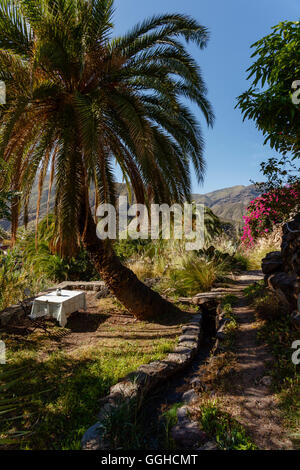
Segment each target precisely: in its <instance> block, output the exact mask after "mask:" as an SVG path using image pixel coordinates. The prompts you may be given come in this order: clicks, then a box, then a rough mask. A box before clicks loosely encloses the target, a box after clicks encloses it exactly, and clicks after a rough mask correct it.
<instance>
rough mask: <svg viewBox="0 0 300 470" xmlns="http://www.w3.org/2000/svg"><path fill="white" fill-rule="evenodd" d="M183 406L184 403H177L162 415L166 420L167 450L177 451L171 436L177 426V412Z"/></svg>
mask: <svg viewBox="0 0 300 470" xmlns="http://www.w3.org/2000/svg"><path fill="white" fill-rule="evenodd" d="M182 406H183V404H182V403H175V404H174V405H172V406H171V407H170V408H169V409H168V410H167V411H165V412H164V413H163V414H162V417H163V418H164V429H165V448H166V449H175V443H174V440H173V438H172V436H171V430H172V428H173V427H174V426H176V424H177V421H178V418H177V410H178V409H179V408H181V407H182Z"/></svg>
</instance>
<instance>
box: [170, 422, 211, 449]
mask: <svg viewBox="0 0 300 470" xmlns="http://www.w3.org/2000/svg"><path fill="white" fill-rule="evenodd" d="M171 434H172V438H173V439H174V441H175V443H176V444H177V445H178V446H180V447H184V448H185V449H191V448H193V447H194V446H196V445H199V444H201V443H202V442H204V441H205V440H206V438H207V436H206V434H205V432H203V431H201V429H200V428H199V425H198V423H196V422H193V423H182V424H181V425H180V424H178V425H177V426H174V428H173V429H172V431H171Z"/></svg>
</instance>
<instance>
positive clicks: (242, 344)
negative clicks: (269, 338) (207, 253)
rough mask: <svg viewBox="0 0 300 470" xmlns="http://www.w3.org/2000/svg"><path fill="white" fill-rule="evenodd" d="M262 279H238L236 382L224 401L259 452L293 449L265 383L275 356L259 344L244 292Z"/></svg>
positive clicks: (258, 276) (254, 276) (247, 276)
mask: <svg viewBox="0 0 300 470" xmlns="http://www.w3.org/2000/svg"><path fill="white" fill-rule="evenodd" d="M259 279H262V275H261V274H260V273H258V272H250V273H245V274H243V275H240V276H238V277H237V278H236V283H237V285H239V287H240V292H239V293H237V297H238V298H239V301H238V303H237V305H236V307H235V308H234V313H235V315H236V316H237V319H238V323H239V329H238V331H237V340H236V363H235V367H234V372H235V373H234V383H233V384H232V385H233V387H232V389H231V391H230V392H229V393H227V394H226V395H224V396H223V397H222V402H223V403H224V406H225V408H227V410H228V411H230V413H232V414H233V415H234V416H235V417H236V418H237V419H238V420H239V421H240V422H241V423H242V424H243V425H244V426H245V428H246V429H247V430H248V432H249V434H250V435H251V436H252V438H253V440H254V442H255V443H256V445H257V446H258V447H259V448H260V449H274V450H275V449H278V450H279V449H292V448H293V445H292V442H291V441H290V440H289V439H288V438H287V436H286V435H285V432H284V429H283V427H282V423H281V419H280V412H279V409H278V402H277V400H276V397H275V395H273V394H272V392H271V391H270V387H269V386H268V384H267V383H266V384H264V381H262V378H263V377H266V376H268V370H267V366H268V363H270V362H272V356H271V354H270V352H269V350H268V348H267V346H266V345H265V344H258V342H257V332H258V328H259V322H257V321H256V318H255V311H254V309H253V308H252V307H251V306H249V305H247V301H246V300H245V298H244V296H243V289H244V288H245V287H247V286H248V285H250V284H252V283H253V282H255V281H257V280H259ZM265 381H266V382H267V379H265Z"/></svg>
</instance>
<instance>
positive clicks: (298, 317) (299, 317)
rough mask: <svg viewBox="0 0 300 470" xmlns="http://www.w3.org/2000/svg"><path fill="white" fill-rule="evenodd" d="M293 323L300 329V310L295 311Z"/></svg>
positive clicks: (292, 317)
mask: <svg viewBox="0 0 300 470" xmlns="http://www.w3.org/2000/svg"><path fill="white" fill-rule="evenodd" d="M291 319H292V323H293V325H294V326H295V328H297V330H300V312H297V311H295V312H293V313H292V315H291Z"/></svg>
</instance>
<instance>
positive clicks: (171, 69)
mask: <svg viewBox="0 0 300 470" xmlns="http://www.w3.org/2000/svg"><path fill="white" fill-rule="evenodd" d="M112 15H113V0H19V1H8V0H0V80H3V81H5V83H6V90H7V97H6V99H7V104H6V105H4V106H2V107H1V110H0V130H1V141H0V158H1V157H2V158H3V159H4V160H5V161H7V162H10V168H13V171H12V172H11V175H10V179H9V181H10V183H9V184H10V189H11V190H14V191H21V192H22V196H19V199H16V200H15V201H14V204H13V207H12V239H13V240H15V236H16V230H17V225H18V217H19V212H20V209H21V207H22V208H23V212H24V218H25V222H26V218H27V212H28V202H29V197H30V193H31V190H32V187H33V183H34V181H35V179H36V178H38V182H39V183H38V186H39V195H38V198H37V219H38V215H39V210H40V198H41V193H42V190H43V183H44V180H45V176H46V175H47V174H50V183H49V188H48V191H49V193H48V194H50V193H51V189H52V188H53V187H54V186H53V182H55V215H56V220H57V230H56V238H55V243H56V249H57V250H58V251H59V253H60V254H61V255H63V256H71V255H72V254H74V252H75V251H76V249H77V247H78V245H79V243H80V242H81V243H83V244H84V245H85V247H86V249H87V250H88V252H89V254H90V256H91V259H92V261H93V262H94V264H95V266H96V268H97V270H98V271H99V272H100V274H101V276H102V278H103V280H104V281H105V282H106V283H107V285H108V286H109V288H110V289H111V291H112V292H113V293H114V294H115V295H116V297H117V298H118V299H119V300H120V301H121V302H122V303H123V304H124V306H125V307H126V308H127V309H128V310H129V311H130V312H132V313H133V314H134V315H136V316H137V317H139V318H150V317H152V316H153V315H154V314H156V313H157V312H161V313H163V312H168V311H171V312H172V311H175V310H176V309H175V307H174V306H172V305H171V304H170V303H168V302H167V301H166V300H164V299H162V298H161V297H160V296H159V295H158V294H156V293H154V292H153V291H151V290H150V289H149V288H147V287H146V286H145V285H144V284H142V283H141V282H140V281H139V280H138V279H137V278H136V276H135V275H134V274H133V273H132V272H131V271H130V270H129V269H127V268H126V267H125V266H123V265H122V264H121V262H120V261H119V259H118V258H117V257H116V255H115V254H114V251H113V247H112V245H111V243H110V242H109V241H100V240H99V239H98V237H97V236H96V225H95V217H94V214H92V212H91V208H90V205H89V188H90V185H91V184H92V183H93V184H94V185H95V192H96V202H97V204H98V203H99V202H106V203H112V204H114V203H115V199H116V190H115V181H114V172H113V169H112V165H113V163H114V162H117V163H118V164H119V167H120V168H121V170H122V172H123V175H124V179H125V181H127V182H128V183H130V185H131V186H132V188H133V191H134V193H135V197H136V200H137V202H139V203H147V202H148V203H149V201H156V202H158V203H160V202H164V203H172V202H175V201H176V202H182V201H184V200H185V199H187V200H188V199H189V196H190V163H191V162H192V164H193V166H194V168H195V171H196V174H197V177H198V179H199V181H201V180H202V178H203V174H204V167H205V165H204V160H203V139H202V136H201V130H200V127H199V124H198V122H197V120H196V118H195V117H194V115H193V114H192V113H191V112H190V110H189V108H188V107H187V105H186V104H184V101H185V100H191V101H192V102H194V103H196V104H197V105H198V106H199V108H200V110H201V112H202V113H203V115H204V117H205V119H206V122H207V124H208V125H212V123H213V112H212V109H211V106H210V104H209V102H208V101H207V99H206V88H205V85H204V83H203V80H202V78H201V74H200V70H199V67H198V65H197V64H196V62H195V61H194V59H193V58H192V57H191V56H190V55H189V53H188V52H187V50H186V48H185V46H184V44H183V43H182V41H180V38H183V39H185V40H186V41H187V42H194V43H196V44H197V45H198V46H199V47H200V48H203V47H205V46H206V43H207V40H208V33H207V30H206V29H205V28H204V27H203V26H201V25H200V24H198V23H197V22H196V21H195V20H194V19H192V18H190V17H187V16H183V15H180V14H168V15H162V16H154V17H153V18H150V19H147V20H145V21H143V22H142V23H140V24H138V25H137V26H135V27H134V28H133V29H132V30H131V31H129V33H128V34H126V35H125V36H123V37H120V38H112V37H111V35H112V30H113V24H112ZM182 98H183V99H182ZM7 181H8V179H6V182H7ZM0 183H1V182H0ZM2 184H3V183H2Z"/></svg>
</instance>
